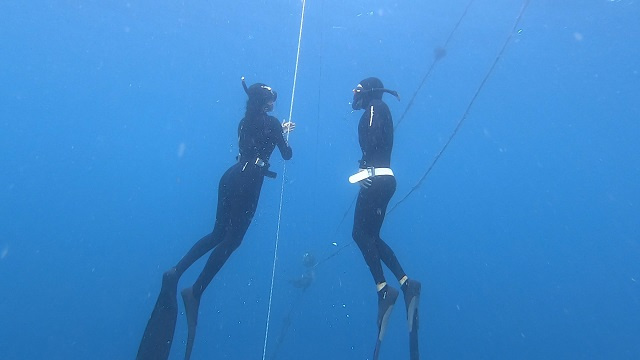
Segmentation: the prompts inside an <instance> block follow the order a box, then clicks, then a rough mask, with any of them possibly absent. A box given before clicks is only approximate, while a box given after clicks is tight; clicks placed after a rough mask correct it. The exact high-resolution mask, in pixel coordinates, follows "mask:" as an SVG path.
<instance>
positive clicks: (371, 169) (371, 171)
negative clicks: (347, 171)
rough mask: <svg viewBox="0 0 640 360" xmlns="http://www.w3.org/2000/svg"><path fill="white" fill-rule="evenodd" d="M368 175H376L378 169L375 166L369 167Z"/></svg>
mask: <svg viewBox="0 0 640 360" xmlns="http://www.w3.org/2000/svg"><path fill="white" fill-rule="evenodd" d="M367 175H369V177H373V176H375V175H376V169H375V168H374V167H373V166H369V167H367Z"/></svg>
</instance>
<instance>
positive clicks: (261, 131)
mask: <svg viewBox="0 0 640 360" xmlns="http://www.w3.org/2000/svg"><path fill="white" fill-rule="evenodd" d="M242 86H243V87H244V90H245V92H246V93H247V95H248V97H249V99H248V100H247V106H246V112H245V116H244V118H243V119H242V120H241V121H240V125H239V126H238V143H239V148H240V154H239V155H238V157H237V160H238V162H237V163H236V164H234V165H233V166H231V167H230V168H229V169H228V170H227V171H226V172H225V173H224V175H223V176H222V178H221V179H220V184H219V186H218V206H217V212H216V221H215V226H214V228H213V231H212V232H211V233H210V234H208V235H206V236H204V237H203V238H202V239H200V240H199V241H198V242H197V243H196V244H195V245H194V246H193V247H192V248H191V249H190V250H189V251H188V252H187V254H186V255H185V256H184V257H183V258H182V259H181V260H180V261H179V262H178V264H177V265H176V266H174V267H172V268H171V269H169V270H168V271H167V272H165V273H164V275H163V278H162V289H161V291H160V295H159V296H158V300H157V302H156V305H155V308H154V310H153V313H152V314H151V318H150V319H149V322H148V323H147V327H146V329H145V332H144V335H143V338H142V342H141V343H140V347H139V349H138V355H137V358H136V359H137V360H162V359H167V358H168V357H169V352H170V350H171V342H172V341H173V333H174V331H175V324H176V318H177V308H178V306H177V300H176V296H177V287H178V280H179V279H180V276H182V274H183V273H184V272H185V271H186V270H187V269H188V268H189V267H190V266H191V265H193V263H194V262H195V261H196V260H198V259H199V258H201V257H202V256H204V255H205V254H206V253H207V252H209V251H211V250H213V251H212V252H211V255H210V256H209V259H208V260H207V263H206V265H205V266H204V269H203V270H202V272H201V273H200V276H199V277H198V279H197V280H196V281H195V283H194V284H193V286H191V287H188V288H186V289H184V290H183V291H182V298H183V301H184V305H185V310H186V315H187V324H188V331H189V333H188V338H187V349H186V353H185V359H189V358H190V357H191V351H192V349H193V342H194V339H195V332H196V325H197V320H198V307H199V305H200V298H201V296H202V293H203V292H204V290H205V289H206V287H207V285H209V283H210V282H211V280H212V279H213V277H214V276H215V275H216V274H217V273H218V271H219V270H220V269H221V268H222V266H223V265H224V263H225V262H226V261H227V259H228V258H229V256H230V255H231V253H233V251H234V250H235V249H237V248H238V246H240V243H241V242H242V239H243V237H244V235H245V233H246V231H247V229H248V228H249V224H251V220H252V219H253V215H254V214H255V211H256V207H257V205H258V198H259V197H260V190H261V188H262V183H263V180H264V177H265V176H267V177H275V176H276V174H275V173H273V172H271V171H269V157H270V156H271V153H272V152H273V150H274V149H275V147H276V146H277V147H278V149H279V150H280V154H281V155H282V158H283V159H284V160H289V159H291V156H292V150H291V147H289V145H288V144H287V141H286V140H285V137H284V134H283V133H286V132H289V131H292V130H293V129H294V128H295V124H294V123H292V122H287V123H284V124H280V122H279V121H278V120H277V119H276V118H275V117H273V116H269V115H268V114H267V113H268V112H270V111H272V110H273V103H274V102H275V101H276V98H277V93H276V92H275V91H273V90H272V89H271V88H270V87H269V86H267V85H265V84H261V83H257V84H253V85H251V86H250V87H247V85H246V83H245V82H244V78H243V79H242Z"/></svg>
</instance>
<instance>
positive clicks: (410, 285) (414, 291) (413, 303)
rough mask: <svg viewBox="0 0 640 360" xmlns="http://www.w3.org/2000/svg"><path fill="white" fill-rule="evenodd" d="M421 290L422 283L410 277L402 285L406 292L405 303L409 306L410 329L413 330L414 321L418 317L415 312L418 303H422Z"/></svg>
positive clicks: (408, 319) (403, 290)
mask: <svg viewBox="0 0 640 360" xmlns="http://www.w3.org/2000/svg"><path fill="white" fill-rule="evenodd" d="M421 290H422V284H420V282H419V281H416V280H412V279H409V280H407V281H406V282H405V283H404V284H403V285H402V292H404V304H405V306H406V308H407V321H408V322H409V331H412V329H413V321H414V319H415V317H416V316H415V314H416V311H417V310H418V304H419V303H420V291H421ZM416 325H417V324H416Z"/></svg>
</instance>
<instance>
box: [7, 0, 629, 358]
mask: <svg viewBox="0 0 640 360" xmlns="http://www.w3.org/2000/svg"><path fill="white" fill-rule="evenodd" d="M466 5H467V1H463V0H455V1H439V2H434V1H397V2H392V1H381V0H376V1H362V0H360V1H336V0H329V1H313V0H310V1H308V2H307V9H306V17H305V22H304V32H303V37H302V47H301V53H300V63H299V72H298V79H297V80H298V82H297V88H296V92H295V101H294V107H293V119H292V120H293V121H295V122H296V123H297V124H298V127H297V128H296V130H295V132H294V133H293V134H292V136H291V139H290V143H291V145H292V147H293V149H294V158H293V159H292V160H291V161H290V162H288V163H287V168H286V175H285V178H286V183H285V187H284V189H285V191H284V196H283V207H282V218H281V227H280V235H279V249H278V263H277V268H276V273H275V283H274V288H273V290H274V291H273V306H272V310H271V321H270V323H269V333H268V346H267V355H269V354H271V353H272V352H273V351H275V348H276V346H277V343H278V336H279V334H280V332H281V328H282V326H283V319H284V317H285V315H286V314H287V313H288V312H289V311H291V317H290V320H291V322H290V326H289V327H288V329H287V331H286V332H285V333H284V334H285V336H284V337H283V338H282V339H283V340H282V341H281V342H280V343H281V344H280V345H279V346H280V347H279V352H278V359H310V360H314V359H370V358H371V353H372V348H373V343H374V338H375V311H376V309H375V301H376V298H375V294H374V286H373V285H374V284H373V281H372V280H371V277H370V274H369V272H368V270H367V268H366V266H365V264H364V261H363V260H362V257H361V255H360V253H359V252H358V250H357V248H356V247H355V246H348V247H346V248H345V249H344V250H343V251H342V252H340V253H339V254H338V255H335V256H333V257H330V256H331V255H332V254H334V253H335V251H336V250H337V249H339V248H341V247H342V246H344V245H346V244H349V243H350V242H351V239H350V227H351V221H352V220H351V216H352V215H351V213H349V214H348V215H347V217H346V220H345V222H344V223H341V219H342V217H343V214H344V213H345V211H347V209H348V208H349V204H350V203H351V201H352V200H353V198H354V196H355V194H356V192H357V187H354V186H353V185H350V184H349V183H348V182H347V181H346V179H347V177H348V176H349V175H350V174H352V173H353V171H354V169H355V168H356V166H357V163H356V161H357V160H358V158H359V148H358V144H357V137H356V135H357V134H356V123H357V120H358V118H359V116H360V114H359V113H351V112H350V106H349V101H350V99H351V89H352V88H353V87H354V86H355V85H356V84H357V83H358V82H359V81H360V80H361V79H363V78H365V77H368V76H377V77H379V78H381V79H382V80H383V82H384V83H385V85H386V86H387V87H389V88H391V89H394V90H397V91H398V92H399V93H400V94H401V96H402V101H401V102H397V101H396V100H395V99H393V97H391V96H387V97H386V100H387V102H388V104H389V105H390V107H391V110H392V112H393V114H394V115H395V118H396V120H397V119H398V118H399V116H400V114H401V113H402V111H403V110H404V109H405V108H406V106H407V104H408V99H409V98H410V96H411V94H413V93H414V92H415V91H416V89H417V88H418V85H419V83H420V81H421V79H422V77H423V76H424V74H425V73H426V71H427V69H428V67H429V66H430V64H431V63H432V61H433V50H434V48H436V47H438V46H442V45H443V44H444V43H445V41H446V39H447V37H448V36H449V33H450V32H451V30H452V29H453V27H454V25H455V23H456V22H457V21H458V19H459V18H460V16H461V15H462V13H463V12H464V9H465V7H466ZM521 6H522V1H516V0H497V1H488V0H476V1H475V2H474V4H473V5H472V6H471V7H470V9H469V11H468V13H467V14H466V16H465V17H464V18H463V20H462V22H461V24H460V27H459V28H458V30H457V31H456V32H455V33H454V34H453V36H452V38H451V41H450V42H449V44H448V46H447V56H446V57H445V58H444V59H442V60H441V61H440V62H439V63H438V64H437V65H436V67H435V69H434V71H433V73H432V75H431V77H430V78H429V79H428V80H427V83H426V85H425V86H424V87H423V88H422V90H421V91H420V92H419V93H418V94H417V97H416V101H415V103H414V105H413V106H412V108H411V109H410V110H409V113H408V114H407V117H406V119H405V120H404V121H403V123H402V125H401V126H400V127H399V128H398V130H397V133H396V146H395V149H394V157H393V168H394V171H395V172H396V176H397V179H398V191H397V193H396V196H395V198H394V200H392V204H393V203H395V201H397V200H398V199H399V198H400V196H402V195H404V194H406V193H407V191H409V189H410V188H411V187H412V186H413V185H415V184H416V182H417V181H418V179H419V178H420V177H421V176H422V174H423V173H424V171H425V170H426V168H427V167H428V166H429V164H430V163H431V162H432V159H433V158H434V156H435V155H436V154H437V153H438V151H439V150H440V149H441V148H442V146H443V145H444V144H445V143H446V141H447V138H448V137H449V136H450V134H451V133H452V131H453V129H454V128H455V126H456V124H457V123H458V121H459V120H460V119H461V117H462V116H463V114H464V113H465V110H466V108H467V106H468V105H469V103H470V101H471V99H472V97H473V95H474V93H475V92H476V91H477V89H478V87H479V85H480V83H481V81H482V79H483V77H484V76H485V75H486V73H487V71H488V69H489V67H490V66H491V64H492V62H493V61H494V59H495V57H496V55H497V54H498V51H499V50H500V48H501V46H502V44H503V43H504V41H505V40H506V39H507V37H508V36H509V34H510V31H511V29H512V27H513V26H514V22H515V20H516V17H517V15H518V13H519V11H520V9H521ZM300 12H301V2H300V1H246V0H240V1H228V2H222V1H216V2H214V1H202V0H194V1H175V2H166V1H148V0H147V1H130V2H127V1H113V2H103V1H82V0H79V1H50V0H37V1H11V2H9V1H4V2H2V3H0V24H1V25H0V38H1V39H2V42H1V44H2V45H0V49H1V50H0V69H1V70H0V84H1V86H0V151H1V156H0V225H1V226H0V279H1V280H0V358H1V359H4V360H9V359H21V360H22V359H49V360H55V359H65V360H66V359H96V360H97V359H132V358H134V357H135V353H136V351H137V347H138V344H139V341H140V338H141V335H142V332H143V330H144V327H145V325H146V321H147V319H148V317H149V314H150V312H151V310H152V308H153V305H154V303H155V298H156V296H157V294H158V291H159V287H160V277H161V274H162V272H163V271H164V270H166V269H167V268H168V267H170V266H172V265H173V264H175V263H176V262H177V261H178V260H179V259H180V257H182V256H183V255H184V254H185V252H186V251H187V250H188V249H189V248H190V247H191V245H192V244H193V243H194V242H195V241H196V240H197V239H198V238H199V237H200V236H202V235H204V234H206V233H207V232H209V231H210V230H211V228H212V226H213V220H214V217H215V202H216V189H217V183H218V180H219V178H220V176H221V175H222V173H223V172H224V171H225V170H226V169H227V168H228V167H229V166H230V165H231V164H232V163H233V162H234V156H235V154H236V153H237V144H236V128H237V124H238V121H239V120H240V118H241V117H242V115H243V111H244V103H245V99H246V95H245V94H244V92H243V90H242V87H241V84H240V77H241V76H245V77H246V78H247V81H248V82H249V83H253V82H258V81H259V82H265V83H267V84H269V85H271V86H272V87H273V88H274V89H276V90H277V91H278V92H279V99H278V100H279V101H278V103H277V106H276V109H275V111H274V114H275V115H276V116H278V117H279V118H281V119H284V118H287V117H288V114H289V103H290V99H291V92H292V90H291V89H292V84H293V75H294V67H295V53H296V46H297V39H298V29H299V24H300ZM638 19H640V3H638V2H637V1H635V0H617V1H610V0H591V1H577V0H572V1H563V2H558V1H545V0H532V1H531V4H530V5H529V7H528V8H527V9H526V11H525V13H524V15H523V17H522V20H521V22H520V24H519V26H518V28H517V32H516V34H515V35H514V37H513V38H512V39H511V40H510V42H509V44H508V46H507V48H506V50H505V52H504V53H503V56H502V57H501V58H500V60H499V62H498V64H497V66H496V68H495V70H494V71H493V73H492V74H491V75H490V77H489V79H488V81H487V82H486V84H485V85H484V87H483V88H482V90H481V91H480V93H479V95H478V97H477V98H476V100H475V101H474V103H473V106H472V107H471V109H470V111H469V113H468V116H467V117H466V119H465V121H464V122H463V125H462V128H461V129H460V131H459V132H458V133H457V135H456V137H455V138H454V139H453V141H452V142H451V144H450V146H449V147H448V148H447V149H446V151H445V152H444V154H443V155H442V157H441V158H440V160H439V161H438V163H437V164H436V165H435V167H434V169H433V170H432V172H431V173H430V174H429V176H428V177H427V178H426V181H425V182H424V184H423V185H422V186H421V187H420V188H419V189H418V190H417V191H415V192H414V193H413V194H412V195H411V197H410V198H409V199H408V200H407V201H406V202H404V203H403V204H402V205H401V206H400V207H398V208H397V209H396V210H395V211H394V212H392V213H391V214H390V215H389V216H388V218H387V221H386V223H385V226H384V227H383V233H382V234H383V238H384V239H386V240H387V242H388V243H389V244H390V245H391V246H392V248H393V249H394V250H395V252H396V254H397V255H398V257H399V259H400V261H401V262H402V264H403V266H404V267H405V269H406V270H407V271H408V273H409V275H410V276H411V277H414V278H417V279H420V280H421V281H422V282H423V296H422V303H421V314H422V318H421V329H420V342H421V349H422V358H423V359H639V358H640V341H638V339H640V326H638V324H639V323H640V220H639V219H640V185H639V181H638V179H640V157H639V156H638V154H639V148H640V146H639V145H638V137H639V136H640V102H639V101H638V99H639V98H640V74H639V71H640V43H638V37H639V36H640V22H638ZM273 160H274V161H273V163H274V165H273V168H274V169H275V170H276V171H277V172H278V173H279V177H278V179H277V180H275V181H272V180H267V181H266V182H265V186H264V188H263V192H262V196H261V200H260V204H259V209H258V213H257V214H256V217H255V219H254V222H253V224H252V226H251V228H250V230H249V232H248V234H247V236H246V237H245V240H244V242H243V244H242V246H241V247H240V248H239V249H238V250H237V252H236V253H235V254H234V255H233V256H232V257H231V259H230V260H229V262H228V263H227V264H226V265H225V267H224V268H223V269H222V271H221V272H220V273H219V274H218V276H217V277H216V278H215V279H214V281H213V282H212V284H211V286H210V288H209V289H208V291H207V292H206V293H205V295H204V297H203V300H202V306H201V314H200V320H199V329H198V336H197V340H196V345H195V351H194V356H193V359H196V360H197V359H211V358H216V359H261V358H262V354H263V343H264V338H265V325H266V319H267V308H268V302H269V290H270V281H271V266H272V261H273V251H274V244H275V240H276V228H277V223H278V215H277V214H278V204H279V199H280V187H281V180H282V175H283V171H282V160H281V159H280V157H279V155H278V154H277V153H276V154H274V156H273ZM333 243H335V244H336V245H334V244H333ZM305 251H310V252H312V253H314V254H315V255H316V257H317V258H319V259H320V260H325V259H327V260H326V261H324V262H323V263H322V264H321V265H320V266H319V267H318V268H317V269H316V275H317V279H316V281H315V283H314V284H313V285H312V286H311V287H310V288H309V289H308V290H307V291H306V292H304V293H302V292H301V291H300V290H299V289H296V288H293V287H292V286H291V285H290V284H289V283H288V280H289V279H291V278H294V277H296V276H299V275H300V274H301V273H302V272H303V271H304V267H303V266H302V254H303V253H304V252H305ZM329 257H330V258H329ZM201 266H202V262H199V263H197V264H196V265H195V266H194V267H193V268H192V269H191V270H190V271H189V272H188V273H187V274H185V276H184V277H183V280H182V282H181V285H180V286H181V287H186V286H189V285H190V284H191V282H192V281H193V280H194V279H195V277H196V276H197V274H198V271H199V270H200V268H201ZM389 278H391V275H390V274H389ZM180 306H182V305H180ZM182 310H183V309H182V307H181V308H180V311H181V312H182ZM404 316H405V311H404V309H402V306H398V307H397V308H396V310H395V312H394V314H393V317H392V320H391V323H390V325H389V330H388V333H387V337H386V338H385V342H384V345H383V349H382V354H381V359H406V358H408V346H407V344H408V340H407V333H406V323H405V320H404ZM185 340H186V325H185V320H184V315H183V314H182V313H181V314H180V316H179V320H178V327H177V330H176V337H175V344H174V346H173V352H172V357H171V358H172V359H180V358H182V354H183V351H184V342H185ZM267 358H268V356H267Z"/></svg>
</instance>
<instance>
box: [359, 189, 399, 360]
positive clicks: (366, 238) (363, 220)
mask: <svg viewBox="0 0 640 360" xmlns="http://www.w3.org/2000/svg"><path fill="white" fill-rule="evenodd" d="M377 180H378V179H374V181H373V184H372V186H371V187H370V188H368V189H361V190H360V193H359V194H358V200H357V202H356V210H355V214H354V224H353V234H352V235H353V239H354V241H355V242H356V244H357V245H358V247H359V248H360V251H361V252H362V255H363V256H364V259H365V262H366V263H367V265H368V266H369V270H370V271H371V274H372V275H373V278H374V280H375V282H376V288H377V293H378V316H377V321H376V323H377V325H378V334H377V337H376V346H375V349H374V352H373V359H374V360H376V359H377V358H378V356H379V354H380V346H381V344H382V339H383V338H384V335H385V332H386V328H387V323H388V320H389V316H390V315H391V312H392V310H393V306H394V304H395V302H396V299H397V298H398V290H396V289H394V288H393V287H391V286H390V285H388V284H387V282H386V281H385V278H384V273H383V271H382V265H381V263H380V253H379V251H378V247H377V244H376V242H377V239H378V233H379V231H380V227H381V226H382V220H383V219H384V212H382V210H383V209H381V208H380V205H379V203H380V199H379V196H380V193H379V189H377V187H378V186H376V183H378V181H377Z"/></svg>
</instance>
